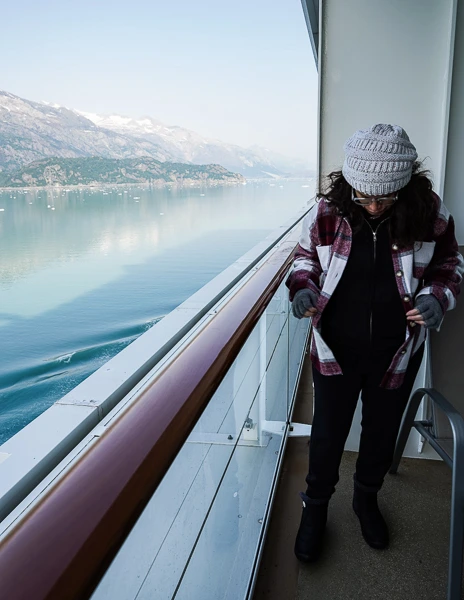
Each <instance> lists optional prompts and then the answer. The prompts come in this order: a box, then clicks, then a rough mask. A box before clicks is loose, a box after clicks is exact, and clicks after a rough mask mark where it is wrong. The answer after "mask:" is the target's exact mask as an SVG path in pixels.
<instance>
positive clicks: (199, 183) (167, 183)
mask: <svg viewBox="0 0 464 600" xmlns="http://www.w3.org/2000/svg"><path fill="white" fill-rule="evenodd" d="M285 181H305V182H306V183H308V182H311V181H314V177H278V178H277V177H256V178H254V177H250V178H248V179H246V180H245V181H220V182H219V181H218V182H216V181H206V182H205V181H195V180H193V181H191V182H189V180H187V181H184V183H182V184H179V183H177V182H175V181H160V182H159V183H157V184H153V183H146V182H144V183H141V182H138V183H137V182H134V183H99V184H79V185H37V186H23V187H20V186H18V187H0V192H11V191H15V190H16V191H31V192H32V191H38V190H45V191H49V192H52V191H54V190H56V191H63V190H81V189H82V190H88V189H91V190H100V189H104V190H107V189H111V188H117V189H120V188H130V187H142V188H147V189H150V188H164V187H175V188H177V189H182V188H202V187H222V186H227V187H231V186H234V185H236V186H238V185H246V184H247V183H269V182H272V183H275V184H276V185H277V184H278V183H279V182H285Z"/></svg>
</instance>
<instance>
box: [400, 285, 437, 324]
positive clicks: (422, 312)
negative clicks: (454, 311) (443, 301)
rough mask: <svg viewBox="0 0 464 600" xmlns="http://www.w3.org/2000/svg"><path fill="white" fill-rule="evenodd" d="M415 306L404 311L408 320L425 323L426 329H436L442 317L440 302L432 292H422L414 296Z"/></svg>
mask: <svg viewBox="0 0 464 600" xmlns="http://www.w3.org/2000/svg"><path fill="white" fill-rule="evenodd" d="M416 307H417V308H413V309H412V310H410V311H408V312H407V313H406V318H407V320H408V321H415V322H416V323H417V324H418V325H425V327H427V329H437V327H439V325H440V323H441V321H442V319H443V310H442V308H441V305H440V303H439V302H438V300H437V299H436V298H435V296H433V295H432V294H424V295H422V296H418V297H417V298H416Z"/></svg>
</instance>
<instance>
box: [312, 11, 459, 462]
mask: <svg viewBox="0 0 464 600" xmlns="http://www.w3.org/2000/svg"><path fill="white" fill-rule="evenodd" d="M461 4H462V2H461ZM321 6H322V15H321V19H322V21H321V22H322V32H321V53H320V56H319V73H320V124H319V125H320V129H319V136H320V139H319V178H320V179H321V178H322V177H324V176H325V175H327V174H328V173H329V172H330V171H332V170H334V169H340V168H341V166H342V164H343V157H344V154H343V144H344V142H345V140H346V139H347V138H348V137H350V136H351V135H352V134H353V133H354V131H356V130H357V129H366V128H368V127H370V126H371V125H373V124H374V123H394V124H398V125H401V126H402V127H404V129H405V130H406V131H407V133H408V135H409V137H410V139H411V141H412V142H413V144H414V145H415V146H416V148H417V151H418V154H419V158H420V159H422V158H426V157H427V162H426V166H427V167H428V168H430V169H431V170H432V173H433V179H434V182H435V189H436V190H437V192H438V193H439V194H440V195H442V194H443V187H444V180H445V171H444V168H445V158H446V146H447V142H446V134H447V131H448V127H447V126H448V111H449V102H450V74H451V69H452V64H453V63H452V56H453V44H452V42H453V39H454V17H455V8H456V0H440V1H438V2H437V1H436V0H389V1H388V2H385V0H349V1H347V0H324V2H322V3H321ZM461 9H462V7H461ZM461 63H462V61H461ZM457 68H459V67H457ZM460 68H461V71H462V66H461V67H460ZM463 91H464V85H463V88H462V90H461V94H460V95H459V93H457V95H459V98H458V100H459V99H461V100H462V99H464V98H463V96H462V92H463ZM463 103H464V102H462V101H461V105H460V109H459V113H460V115H462V111H463V109H462V105H463ZM454 104H455V102H453V107H454ZM461 120H462V117H461ZM461 126H462V124H461ZM460 140H461V146H462V136H461V138H460ZM457 143H458V142H457ZM456 152H457V148H456ZM460 153H461V156H462V148H461V151H460ZM461 164H462V158H461ZM461 169H462V167H461ZM450 185H451V184H450ZM461 195H462V194H461ZM458 202H459V201H458ZM451 208H453V207H451ZM460 210H462V211H464V209H460ZM462 214H464V212H463V213H462ZM360 420H361V416H360V407H359V406H358V409H357V412H356V415H355V418H354V420H353V426H352V428H351V432H350V436H349V438H348V441H347V445H346V448H347V449H348V450H357V448H358V443H359V434H360ZM418 441H419V436H418V434H417V433H415V432H413V433H412V434H411V436H410V440H409V442H408V445H407V447H406V454H407V455H408V456H419V454H418V452H417V446H418ZM429 454H432V455H433V454H434V453H433V451H431V450H430V449H429V448H427V449H426V451H425V453H424V454H422V455H420V456H421V457H425V456H428V455H429Z"/></svg>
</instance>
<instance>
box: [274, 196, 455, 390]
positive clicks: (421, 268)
mask: <svg viewBox="0 0 464 600" xmlns="http://www.w3.org/2000/svg"><path fill="white" fill-rule="evenodd" d="M435 198H436V202H437V213H436V217H435V221H434V223H433V235H432V237H431V239H429V240H428V241H417V242H415V243H414V244H413V245H411V246H408V247H402V248H399V247H398V246H397V245H396V244H394V243H392V244H391V253H392V259H393V265H394V269H395V275H396V283H397V286H398V293H399V294H400V296H401V298H402V300H403V304H404V310H405V312H408V311H409V310H411V309H412V308H414V299H415V298H416V297H417V296H419V295H422V294H433V295H434V296H435V297H436V298H437V300H438V301H439V302H440V305H441V307H442V309H443V313H445V312H446V311H447V310H451V309H452V308H454V306H455V305H456V298H457V296H458V294H459V289H460V283H461V281H462V276H463V272H464V261H463V258H462V256H461V254H460V253H459V251H458V244H457V241H456V238H455V234H454V220H453V217H452V216H451V215H450V213H449V211H448V209H447V208H446V207H445V205H444V204H443V202H442V200H441V199H440V198H439V197H438V196H435ZM351 242H352V230H351V227H350V224H349V222H348V220H347V219H346V218H344V217H342V216H340V215H337V214H336V213H335V211H334V210H332V208H331V206H330V203H329V202H328V201H326V200H325V199H322V200H320V201H319V202H318V203H316V204H315V205H314V206H313V208H312V209H311V210H310V211H309V213H308V214H307V215H306V217H305V218H304V220H303V225H302V232H301V237H300V241H299V244H298V246H297V249H296V252H295V260H294V263H293V267H292V269H291V271H290V273H289V276H288V278H287V280H286V282H285V284H286V286H287V287H288V288H289V290H290V301H292V300H293V297H294V295H295V293H296V292H297V291H298V290H300V289H302V288H309V289H311V290H312V291H314V292H316V294H317V295H318V298H319V300H318V302H317V306H316V308H317V314H316V315H315V316H314V317H313V323H312V325H313V327H312V335H311V350H310V352H311V360H312V362H313V364H314V365H315V367H316V368H317V369H318V370H319V371H320V372H321V373H322V374H323V375H340V374H342V370H341V368H340V365H339V364H338V363H337V361H336V360H335V357H334V355H333V353H332V351H331V350H330V348H329V347H328V346H327V344H326V343H325V342H324V340H323V339H322V335H321V327H320V320H321V316H322V314H323V313H324V309H325V307H326V306H327V303H328V302H329V300H330V298H331V296H332V294H333V292H334V290H335V288H336V286H337V284H338V282H339V281H340V278H341V276H342V274H343V270H344V268H345V266H346V263H347V260H348V257H349V255H350V250H351ZM420 285H422V287H420ZM414 325H415V324H414V323H412V322H411V323H410V324H409V325H408V326H407V328H406V331H405V339H404V343H403V344H402V345H401V347H400V348H399V349H398V351H397V353H396V354H395V356H394V357H393V360H392V362H391V364H390V366H389V368H388V370H387V372H386V373H385V376H384V378H383V380H382V383H381V387H385V388H387V389H392V388H397V387H400V385H401V384H402V382H403V379H404V374H405V371H406V369H407V366H408V364H409V360H410V358H411V356H412V355H413V354H414V353H415V352H416V351H417V349H418V348H419V346H420V345H421V344H422V342H423V341H424V340H425V337H426V329H425V327H423V326H420V325H418V326H415V327H414Z"/></svg>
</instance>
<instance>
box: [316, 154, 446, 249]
mask: <svg viewBox="0 0 464 600" xmlns="http://www.w3.org/2000/svg"><path fill="white" fill-rule="evenodd" d="M317 198H318V199H319V200H320V199H321V198H325V199H326V200H328V201H329V202H330V204H331V205H332V206H333V209H334V210H335V211H336V212H337V214H340V215H343V216H344V217H346V218H347V219H348V221H349V222H350V225H351V228H352V230H353V234H356V233H357V232H358V231H360V229H361V228H362V226H363V216H364V215H365V211H364V209H363V208H362V207H361V206H359V205H358V204H356V203H355V202H353V200H352V199H351V186H350V184H349V183H348V182H347V181H346V179H345V178H344V177H343V174H342V172H341V171H333V172H332V173H330V174H329V175H328V177H327V183H326V187H325V190H324V191H323V192H321V193H319V194H317ZM436 211H437V201H436V196H434V194H433V183H432V180H431V177H430V172H429V171H427V170H425V169H422V163H421V162H419V161H416V162H415V163H414V165H413V169H412V177H411V179H410V181H409V183H408V184H407V185H406V186H405V187H404V188H402V189H400V190H399V191H398V201H397V202H396V203H395V204H394V205H393V206H392V208H391V218H390V221H389V228H390V235H391V238H392V240H393V241H394V242H395V243H397V244H398V245H399V246H403V247H404V246H408V245H410V244H412V243H414V242H415V241H427V240H428V239H430V237H431V235H432V223H433V220H434V219H433V217H434V216H435V214H436Z"/></svg>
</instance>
